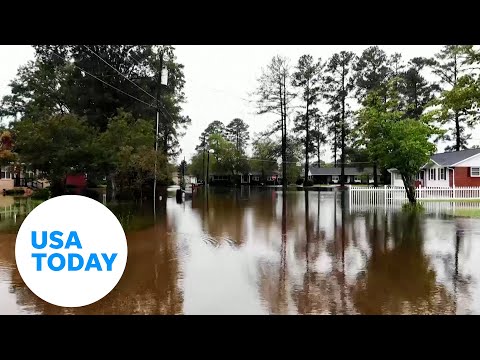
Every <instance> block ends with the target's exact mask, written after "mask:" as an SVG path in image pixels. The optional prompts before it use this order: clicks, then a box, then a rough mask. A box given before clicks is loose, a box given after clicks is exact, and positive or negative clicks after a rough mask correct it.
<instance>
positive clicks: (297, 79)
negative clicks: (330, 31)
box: [292, 55, 325, 171]
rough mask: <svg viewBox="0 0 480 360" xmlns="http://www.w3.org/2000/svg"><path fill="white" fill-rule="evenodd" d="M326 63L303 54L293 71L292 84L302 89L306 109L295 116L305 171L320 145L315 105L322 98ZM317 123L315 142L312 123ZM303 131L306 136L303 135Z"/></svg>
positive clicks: (317, 115) (318, 120)
mask: <svg viewBox="0 0 480 360" xmlns="http://www.w3.org/2000/svg"><path fill="white" fill-rule="evenodd" d="M324 67H325V64H324V63H322V61H321V59H320V60H319V61H317V62H314V60H313V57H312V56H311V55H303V56H301V57H300V59H299V60H298V64H297V67H296V71H295V72H294V73H293V80H292V85H293V86H294V87H296V88H298V89H300V91H301V96H302V100H303V102H304V107H305V111H304V112H299V113H298V114H297V117H296V118H295V128H294V130H295V131H296V132H297V133H302V140H303V142H304V149H305V169H306V170H305V171H308V168H309V161H308V160H309V155H310V154H311V153H313V152H314V151H315V148H316V146H315V145H317V146H318V145H319V141H320V137H321V132H320V131H319V127H318V125H319V123H320V121H321V120H320V116H319V114H318V109H317V108H315V107H314V106H315V105H316V104H317V102H318V101H319V100H320V95H321V90H322V85H323V83H322V71H323V68H324ZM314 124H315V125H317V126H316V130H317V132H316V133H315V137H316V138H317V141H316V142H314V137H312V125H314ZM303 132H305V136H304V137H303Z"/></svg>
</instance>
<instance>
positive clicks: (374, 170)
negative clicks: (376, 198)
mask: <svg viewBox="0 0 480 360" xmlns="http://www.w3.org/2000/svg"><path fill="white" fill-rule="evenodd" d="M373 187H378V168H377V163H376V162H374V163H373Z"/></svg>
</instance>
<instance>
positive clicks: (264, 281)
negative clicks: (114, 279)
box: [0, 188, 480, 314]
mask: <svg viewBox="0 0 480 360" xmlns="http://www.w3.org/2000/svg"><path fill="white" fill-rule="evenodd" d="M345 197H346V196H345V194H342V193H340V192H333V191H322V192H315V191H311V192H303V191H291V192H287V194H286V196H283V195H282V193H281V192H279V191H276V189H257V188H242V189H241V190H238V189H237V190H235V189H213V188H212V189H211V191H210V193H209V194H208V196H207V194H204V193H202V192H200V193H198V194H196V195H195V196H194V198H193V199H192V200H187V201H186V202H184V203H182V204H178V203H177V202H176V200H175V198H168V199H166V201H164V202H163V203H162V204H161V208H160V210H157V214H156V220H154V218H153V212H152V210H151V206H147V205H148V204H145V206H143V207H137V208H134V207H126V208H119V209H118V211H114V212H115V213H116V215H117V217H118V218H119V220H120V221H121V222H122V225H124V226H125V228H126V234H127V239H128V249H129V254H128V261H127V267H126V269H125V273H124V275H123V277H122V279H121V280H120V282H119V284H118V285H117V287H116V288H115V289H114V290H113V291H112V292H111V293H110V294H109V295H107V296H106V297H105V298H103V299H102V300H100V301H98V302H97V303H95V304H93V305H90V306H86V307H82V308H71V309H64V308H59V307H56V306H53V305H50V304H48V303H45V302H44V301H43V300H41V299H39V298H38V297H36V296H35V295H34V294H33V293H32V292H31V291H30V290H29V289H27V288H26V286H25V284H24V283H23V281H22V279H21V278H20V275H19V273H18V271H17V269H16V266H15V251H14V250H15V237H16V230H17V229H18V226H19V225H20V224H21V221H22V220H23V218H24V216H25V215H16V213H15V216H13V215H12V213H11V212H9V211H10V210H8V209H11V208H12V203H13V204H14V205H15V202H14V200H13V199H12V200H11V202H10V203H9V202H8V201H10V200H8V197H4V198H3V199H2V201H3V203H1V204H0V314H480V286H479V283H480V263H479V262H478V259H480V219H468V218H454V217H452V216H449V215H448V214H447V213H446V212H444V211H442V210H440V211H438V210H433V211H431V210H429V208H427V210H426V212H425V213H424V214H421V215H412V214H405V213H402V212H401V211H399V210H398V209H384V208H378V209H365V210H361V209H355V210H352V211H350V210H349V209H348V200H346V199H345ZM24 207H25V206H24ZM3 209H5V211H4V212H3V213H2V211H3ZM132 209H133V210H132ZM25 211H26V212H28V211H29V210H28V209H26V210H25ZM19 214H20V213H19Z"/></svg>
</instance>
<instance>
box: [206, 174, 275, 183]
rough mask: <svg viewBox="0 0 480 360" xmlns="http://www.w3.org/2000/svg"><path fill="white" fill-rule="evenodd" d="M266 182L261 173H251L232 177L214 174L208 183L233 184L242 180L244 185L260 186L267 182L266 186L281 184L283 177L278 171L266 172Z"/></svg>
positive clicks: (230, 175) (210, 176)
mask: <svg viewBox="0 0 480 360" xmlns="http://www.w3.org/2000/svg"><path fill="white" fill-rule="evenodd" d="M264 175H265V180H263V179H262V172H261V171H250V172H248V173H244V174H241V175H240V174H239V175H232V174H227V173H212V174H210V175H209V176H208V177H209V179H208V182H209V183H211V184H213V183H216V184H222V183H223V184H231V183H233V182H235V180H238V179H240V183H241V184H242V185H260V184H262V183H263V182H265V184H266V185H278V184H280V180H281V176H280V173H279V172H278V171H270V172H267V171H266V172H265V174H264Z"/></svg>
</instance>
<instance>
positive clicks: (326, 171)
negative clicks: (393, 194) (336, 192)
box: [302, 166, 380, 184]
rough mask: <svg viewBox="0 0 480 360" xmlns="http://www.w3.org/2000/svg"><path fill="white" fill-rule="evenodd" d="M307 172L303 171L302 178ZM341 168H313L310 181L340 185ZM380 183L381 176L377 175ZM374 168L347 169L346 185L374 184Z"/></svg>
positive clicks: (310, 172)
mask: <svg viewBox="0 0 480 360" xmlns="http://www.w3.org/2000/svg"><path fill="white" fill-rule="evenodd" d="M304 173H305V171H304V170H302V177H303V176H304ZM341 173H342V169H341V168H340V167H318V166H311V167H310V169H309V171H308V179H310V180H312V181H313V182H314V183H315V184H338V183H340V175H341ZM377 176H378V178H377V180H378V181H380V175H377ZM373 182H374V180H373V168H358V167H345V183H347V184H368V183H373Z"/></svg>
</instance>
